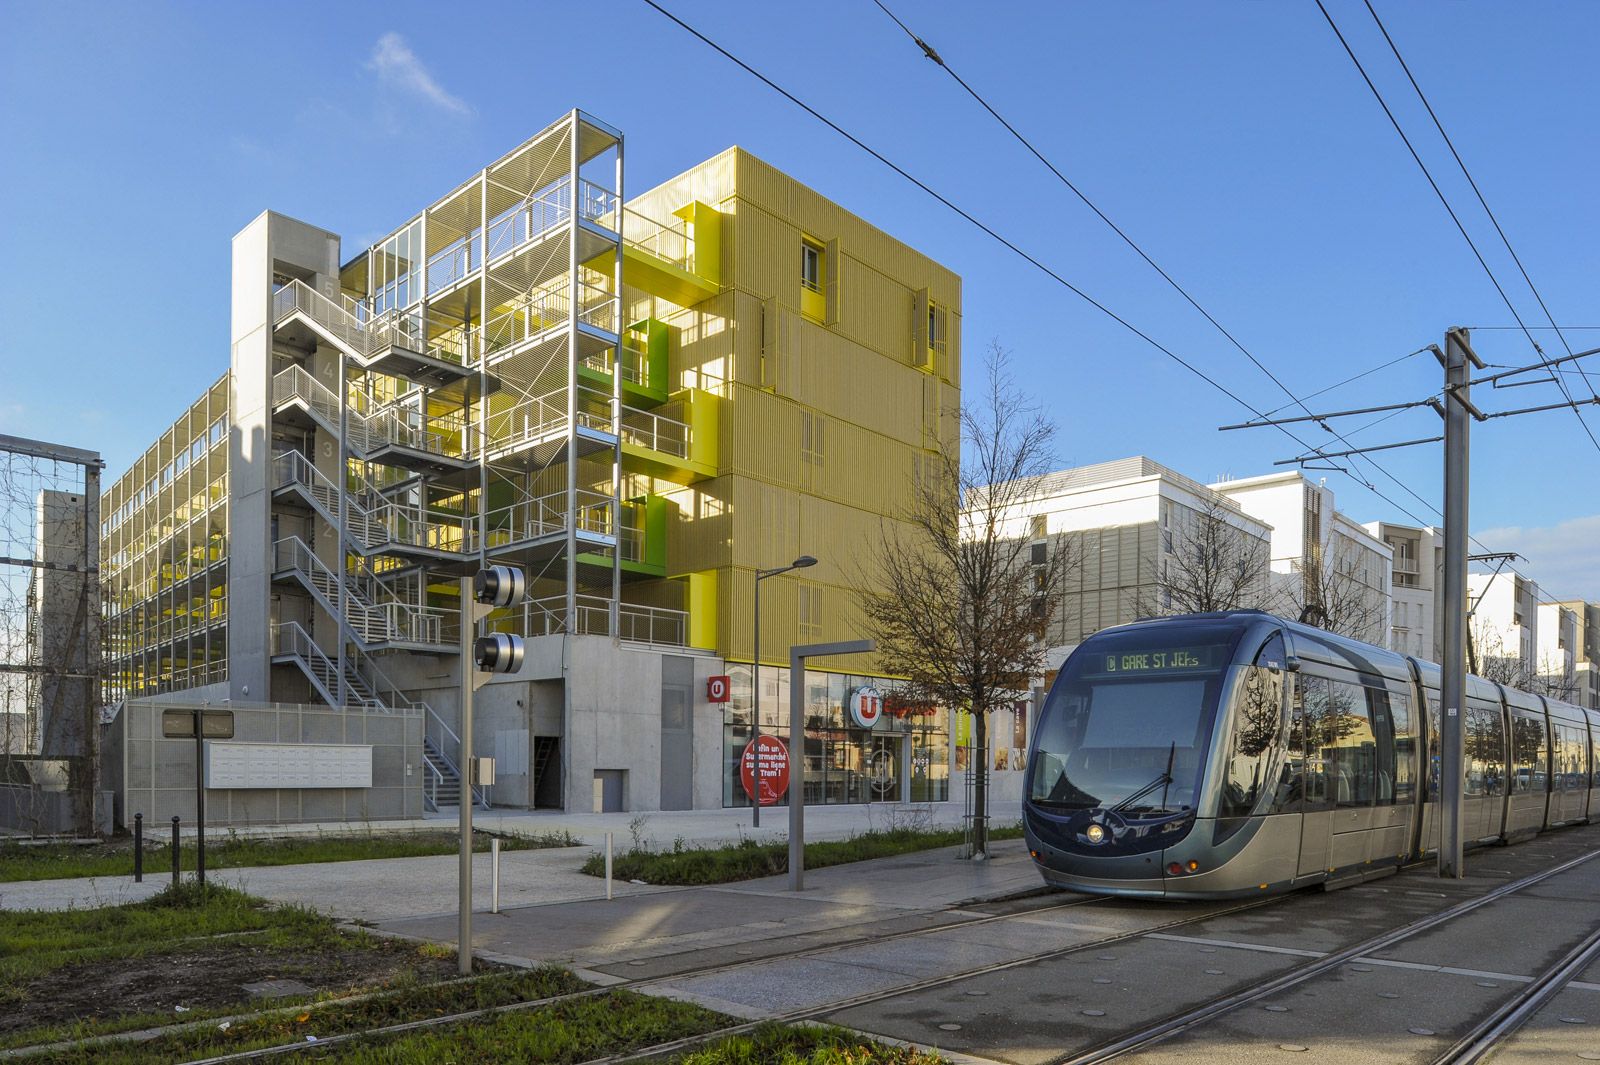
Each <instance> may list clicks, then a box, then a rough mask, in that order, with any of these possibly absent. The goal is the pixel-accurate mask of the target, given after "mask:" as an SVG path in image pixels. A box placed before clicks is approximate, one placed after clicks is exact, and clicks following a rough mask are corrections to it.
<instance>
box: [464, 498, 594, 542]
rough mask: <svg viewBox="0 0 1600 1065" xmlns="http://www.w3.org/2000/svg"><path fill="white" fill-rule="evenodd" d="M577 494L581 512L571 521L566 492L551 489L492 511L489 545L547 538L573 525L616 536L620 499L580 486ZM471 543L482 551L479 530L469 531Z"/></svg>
mask: <svg viewBox="0 0 1600 1065" xmlns="http://www.w3.org/2000/svg"><path fill="white" fill-rule="evenodd" d="M577 496H578V498H577V514H576V517H575V519H571V520H569V513H570V512H569V511H568V509H567V502H568V500H567V493H566V492H551V493H549V494H548V495H543V496H537V497H534V498H532V499H524V500H521V501H520V502H517V503H513V504H511V505H510V506H507V507H499V508H497V509H495V510H491V511H489V512H488V513H487V514H485V515H484V525H485V527H486V529H487V537H488V546H489V547H490V548H496V547H503V546H506V545H508V544H520V543H526V542H529V541H534V540H541V539H545V538H547V537H550V536H555V535H557V534H560V533H564V532H566V531H567V528H568V526H569V524H571V525H572V526H574V527H575V528H576V529H577V530H578V531H579V532H584V533H592V534H594V535H596V536H611V535H614V533H615V531H616V521H615V517H614V514H615V511H614V506H615V503H616V500H614V499H612V498H611V497H610V496H608V495H602V494H601V493H599V492H591V491H588V490H587V489H579V490H578V494H577ZM467 543H468V550H469V551H476V550H478V533H477V531H476V530H469V532H468V536H467Z"/></svg>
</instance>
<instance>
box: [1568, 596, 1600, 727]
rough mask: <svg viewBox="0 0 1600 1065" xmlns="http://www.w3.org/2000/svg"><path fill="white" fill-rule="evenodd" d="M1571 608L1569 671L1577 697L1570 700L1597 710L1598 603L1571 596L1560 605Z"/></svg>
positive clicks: (1599, 685)
mask: <svg viewBox="0 0 1600 1065" xmlns="http://www.w3.org/2000/svg"><path fill="white" fill-rule="evenodd" d="M1561 605H1562V606H1564V607H1566V608H1567V609H1568V610H1570V611H1572V618H1573V628H1574V632H1573V643H1572V646H1573V657H1574V661H1573V673H1574V678H1573V680H1574V687H1575V688H1576V689H1577V696H1576V698H1575V699H1574V700H1573V701H1574V702H1577V703H1579V704H1581V705H1583V706H1586V707H1588V708H1589V709H1591V710H1600V603H1589V602H1585V601H1584V600H1582V599H1572V600H1568V601H1567V602H1564V603H1562V604H1561Z"/></svg>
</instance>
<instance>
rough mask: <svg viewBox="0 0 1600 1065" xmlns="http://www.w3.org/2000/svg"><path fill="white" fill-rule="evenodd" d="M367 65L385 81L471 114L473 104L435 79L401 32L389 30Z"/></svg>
mask: <svg viewBox="0 0 1600 1065" xmlns="http://www.w3.org/2000/svg"><path fill="white" fill-rule="evenodd" d="M367 69H368V70H371V71H374V72H375V73H376V74H377V75H378V80H379V81H381V82H383V83H384V84H385V85H388V86H390V87H392V88H395V89H399V90H401V91H402V92H408V93H411V94H412V95H414V96H419V97H421V98H422V99H424V100H426V101H428V102H429V103H431V104H433V105H434V106H435V107H438V108H441V109H443V110H445V111H450V112H452V113H454V114H458V115H470V114H472V107H471V106H470V105H469V104H468V103H467V102H466V101H465V100H463V99H461V98H460V97H459V96H453V95H451V94H450V93H448V92H446V91H445V88H444V86H442V85H440V84H439V83H438V82H437V81H435V80H434V78H433V75H432V74H430V73H429V72H428V68H427V67H425V66H423V65H422V60H420V59H418V58H417V54H416V53H415V52H413V51H412V50H411V46H410V45H408V44H406V41H405V38H404V37H402V36H400V35H399V34H398V33H393V32H390V33H386V34H384V35H383V36H382V37H379V38H378V43H377V45H376V46H374V47H373V49H372V58H371V59H369V60H368V61H367Z"/></svg>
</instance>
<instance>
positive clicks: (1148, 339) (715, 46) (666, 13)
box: [644, 0, 1483, 546]
mask: <svg viewBox="0 0 1600 1065" xmlns="http://www.w3.org/2000/svg"><path fill="white" fill-rule="evenodd" d="M644 3H645V4H646V5H647V6H649V7H650V8H651V9H652V10H654V11H656V12H657V13H658V14H660V15H661V16H663V17H664V18H666V19H667V20H668V21H670V22H672V23H673V24H674V25H676V26H677V27H678V28H679V29H681V30H683V31H684V32H685V33H687V34H689V35H690V36H692V37H694V38H695V39H696V40H698V41H700V42H701V43H702V44H704V45H706V46H707V47H708V48H710V49H711V50H713V51H714V52H716V53H717V54H719V55H721V56H722V57H723V58H724V59H726V60H728V61H729V62H731V63H733V64H734V65H735V66H737V67H739V68H740V69H741V70H743V71H744V72H745V73H747V74H749V75H750V76H751V77H753V78H755V79H756V80H757V81H760V82H761V83H762V84H764V85H766V86H767V87H768V88H769V89H771V90H772V91H774V92H776V93H777V94H778V95H780V96H782V97H783V98H784V99H786V100H788V101H789V102H790V103H792V104H794V105H795V106H796V107H798V108H800V109H801V110H802V111H804V112H805V113H806V114H808V115H810V116H811V117H813V118H815V119H816V120H817V121H819V122H821V123H822V124H823V125H825V126H827V127H828V128H829V129H831V130H833V131H834V132H835V133H837V134H838V135H839V136H841V137H843V138H844V139H845V140H847V141H849V142H850V143H851V144H853V145H855V146H856V147H857V148H859V149H860V150H861V151H863V152H865V153H866V154H868V155H870V156H871V157H872V158H874V159H876V160H877V161H878V162H879V163H881V164H883V165H884V166H885V167H887V168H888V169H890V170H892V171H893V172H894V173H895V174H897V175H899V176H900V177H902V178H904V179H905V180H906V181H908V182H910V183H911V184H913V185H915V186H916V187H917V188H918V189H920V190H922V191H923V192H924V193H926V194H927V195H928V196H930V197H932V198H933V199H934V200H936V201H938V202H939V203H940V204H942V205H943V206H944V207H946V208H947V209H949V210H950V211H952V212H953V213H955V214H957V215H958V216H960V217H961V218H963V219H964V220H966V221H967V222H968V223H970V224H971V225H973V226H975V227H976V228H977V229H979V230H980V231H982V232H983V233H984V234H985V235H987V236H988V237H990V238H991V239H992V240H994V241H996V242H997V243H999V244H1000V245H1002V246H1003V247H1005V248H1006V249H1007V250H1009V251H1011V252H1012V253H1013V254H1015V255H1017V256H1018V257H1019V258H1021V259H1023V260H1024V261H1025V262H1027V263H1028V264H1029V265H1031V266H1033V267H1034V268H1035V269H1037V270H1039V271H1040V272H1041V273H1043V274H1045V275H1046V276H1048V277H1050V278H1051V279H1052V280H1054V281H1055V282H1056V283H1058V284H1060V285H1061V286H1062V287H1064V288H1066V289H1067V290H1068V291H1070V292H1072V293H1073V294H1074V295H1076V296H1078V297H1079V298H1080V299H1082V300H1083V301H1084V302H1086V303H1088V304H1089V305H1090V306H1091V307H1093V308H1095V309H1096V310H1098V311H1100V312H1101V313H1102V314H1104V315H1106V316H1107V317H1108V318H1110V319H1112V320H1113V321H1115V322H1116V323H1117V324H1118V325H1121V326H1122V327H1123V328H1124V329H1126V330H1127V331H1128V332H1130V333H1132V334H1133V335H1134V336H1136V337H1138V338H1139V339H1141V340H1143V341H1144V342H1145V343H1147V344H1149V345H1150V346H1151V347H1153V348H1155V349H1156V350H1157V351H1159V352H1161V353H1162V354H1163V355H1165V356H1167V357H1168V358H1169V359H1171V360H1173V361H1174V362H1176V363H1178V364H1179V365H1180V366H1182V367H1184V368H1185V369H1186V370H1188V371H1190V372H1191V373H1192V374H1194V375H1195V376H1196V377H1199V378H1200V379H1201V380H1203V381H1205V382H1206V383H1207V384H1209V385H1211V387H1213V388H1214V389H1216V390H1217V391H1219V392H1221V393H1222V394H1223V395H1225V396H1227V397H1228V398H1229V399H1231V400H1233V401H1234V402H1235V403H1237V404H1238V405H1239V406H1241V407H1243V408H1244V409H1245V410H1247V411H1249V412H1250V413H1251V414H1253V415H1255V416H1256V417H1257V418H1264V417H1265V415H1264V414H1263V413H1262V412H1261V411H1260V410H1259V409H1257V408H1256V407H1255V406H1254V405H1253V404H1251V403H1250V402H1248V401H1247V400H1245V399H1243V398H1242V397H1241V396H1239V395H1238V394H1237V393H1235V392H1234V391H1233V390H1231V389H1229V388H1228V387H1227V386H1225V385H1223V384H1222V383H1221V382H1219V381H1217V380H1216V379H1214V378H1213V377H1211V376H1210V375H1209V374H1206V373H1205V372H1204V371H1202V370H1201V369H1199V368H1198V367H1197V366H1195V365H1194V364H1193V363H1191V362H1189V361H1188V360H1187V359H1184V358H1182V357H1181V356H1179V355H1178V354H1177V353H1176V352H1174V351H1172V350H1171V349H1170V348H1168V347H1166V346H1165V345H1164V344H1162V343H1161V342H1160V341H1158V340H1156V339H1155V338H1154V337H1152V336H1150V335H1149V334H1148V333H1146V332H1144V331H1143V330H1141V329H1139V328H1138V327H1137V326H1135V325H1134V324H1133V323H1132V322H1130V321H1128V320H1127V319H1126V318H1124V317H1122V316H1121V315H1119V314H1117V313H1116V312H1115V311H1113V310H1111V309H1110V308H1109V307H1107V306H1106V305H1105V304H1103V303H1101V302H1100V301H1098V300H1096V299H1094V298H1093V297H1092V296H1090V295H1089V294H1088V293H1086V292H1084V291H1083V290H1082V289H1080V288H1079V287H1077V286H1076V285H1074V284H1072V283H1071V282H1070V281H1068V280H1067V279H1066V278H1065V277H1063V276H1062V275H1061V274H1059V273H1057V272H1056V271H1055V270H1054V269H1052V268H1051V267H1049V266H1047V265H1046V264H1045V263H1043V262H1042V261H1040V260H1039V259H1038V258H1036V257H1035V256H1033V255H1031V254H1029V253H1028V252H1027V251H1025V250H1023V249H1022V248H1021V247H1019V246H1018V245H1017V244H1015V243H1014V242H1012V241H1011V240H1009V239H1007V238H1006V237H1005V236H1003V235H1002V234H1000V233H999V232H998V231H996V230H995V229H994V228H993V227H992V226H990V225H988V224H987V223H985V222H983V221H982V220H980V219H978V218H977V217H976V216H974V215H973V214H971V213H970V212H968V211H966V210H965V209H963V208H961V207H960V206H958V205H957V204H955V203H954V202H953V201H951V200H950V199H949V198H948V197H946V196H944V195H943V194H942V193H940V192H938V191H937V190H935V189H933V188H932V187H931V186H929V185H928V184H927V183H926V182H924V181H922V180H921V179H919V178H917V177H915V176H914V175H912V174H911V173H910V172H909V171H907V170H906V169H905V168H904V167H902V166H900V165H899V164H897V163H895V162H894V161H892V160H891V159H889V158H888V157H887V156H885V155H884V154H883V153H882V152H880V151H878V150H877V149H875V148H873V147H872V146H870V145H868V144H867V143H866V142H864V141H863V140H861V139H860V138H859V137H857V136H855V135H854V134H852V133H850V132H849V131H848V130H846V129H844V128H843V127H842V126H840V125H839V124H838V123H837V122H834V121H833V120H832V119H830V118H828V117H827V116H826V115H824V114H822V113H821V112H820V111H818V110H817V109H816V108H814V107H812V106H811V105H810V104H808V103H806V102H805V101H804V100H802V99H800V98H799V97H798V96H796V95H795V94H794V93H792V92H790V91H789V90H788V89H785V88H784V87H783V86H781V85H779V84H778V83H777V82H775V81H774V80H773V79H771V78H769V77H768V76H767V75H765V74H763V73H762V72H761V71H759V70H757V69H756V68H755V67H753V66H751V65H750V64H749V63H747V62H745V61H744V60H743V59H741V58H739V57H738V56H736V55H734V54H733V53H732V52H731V51H729V50H728V49H727V48H724V47H723V46H722V45H721V44H719V43H717V42H716V41H715V40H713V39H712V38H710V37H709V36H707V35H706V34H704V33H702V32H701V31H700V30H698V29H696V28H695V27H694V26H691V25H690V24H689V23H687V22H685V21H684V20H683V19H681V18H679V17H678V16H677V15H676V14H674V13H673V12H671V11H670V10H668V9H667V8H666V7H665V6H663V5H662V4H661V3H659V2H658V0H644ZM1421 350H1427V349H1426V348H1423V349H1421ZM1406 357H1409V356H1406ZM1289 396H1290V398H1291V399H1292V400H1293V401H1294V402H1295V404H1297V405H1298V404H1299V403H1300V402H1301V401H1300V400H1299V398H1298V397H1296V396H1295V395H1294V394H1293V393H1292V392H1290V393H1289ZM1275 428H1277V429H1278V431H1279V432H1281V433H1283V434H1284V435H1285V436H1287V437H1288V438H1289V439H1290V440H1292V441H1294V442H1295V443H1296V444H1298V445H1299V446H1300V447H1302V448H1303V449H1305V450H1307V451H1315V450H1317V449H1316V448H1315V447H1314V446H1313V445H1312V444H1309V443H1307V442H1306V441H1304V440H1302V439H1300V437H1298V436H1296V435H1295V434H1294V433H1292V432H1290V431H1289V430H1288V429H1285V428H1283V427H1282V426H1277V427H1275ZM1357 457H1360V458H1363V459H1364V460H1365V461H1366V462H1368V463H1369V464H1370V465H1372V466H1373V468H1375V469H1377V470H1378V471H1379V472H1381V473H1383V475H1384V476H1386V477H1388V478H1389V480H1391V481H1393V482H1394V483H1395V484H1396V485H1398V486H1399V487H1400V488H1401V489H1402V490H1404V491H1405V492H1406V493H1407V494H1409V495H1410V496H1412V497H1413V498H1415V499H1416V500H1417V501H1418V502H1419V503H1421V504H1422V505H1423V507H1424V508H1426V509H1428V510H1430V511H1432V512H1434V513H1440V511H1439V508H1438V507H1437V506H1435V505H1434V504H1432V503H1430V502H1429V501H1428V500H1426V499H1425V498H1423V497H1422V496H1421V495H1419V494H1418V493H1417V492H1416V491H1415V490H1414V489H1413V488H1411V486H1410V485H1408V484H1406V483H1405V482H1404V481H1401V480H1400V479H1399V478H1398V477H1395V476H1394V475H1393V474H1392V473H1389V472H1388V470H1386V469H1384V468H1383V467H1382V466H1381V465H1379V464H1378V463H1376V462H1374V461H1373V460H1372V459H1370V458H1366V457H1365V456H1357ZM1337 468H1338V469H1339V470H1340V471H1341V472H1344V473H1346V474H1348V475H1349V476H1350V477H1352V478H1353V479H1354V480H1355V481H1356V482H1357V483H1358V484H1360V485H1361V486H1362V487H1364V488H1366V489H1367V490H1368V491H1369V492H1371V493H1372V494H1373V495H1375V496H1377V497H1378V498H1379V499H1381V500H1383V501H1384V502H1385V503H1387V504H1388V505H1389V506H1391V507H1393V508H1394V509H1395V510H1396V511H1398V512H1399V513H1400V514H1402V515H1404V516H1406V517H1408V518H1410V519H1411V520H1412V521H1413V522H1415V523H1416V524H1417V525H1419V526H1426V525H1430V524H1431V522H1429V521H1428V520H1426V519H1423V518H1421V517H1419V516H1418V515H1417V514H1416V513H1414V512H1413V511H1411V510H1410V509H1409V508H1408V507H1407V506H1405V505H1404V504H1402V503H1400V502H1398V501H1397V500H1395V499H1394V498H1393V497H1392V496H1390V495H1389V494H1387V493H1385V492H1384V491H1382V490H1381V489H1380V488H1378V486H1377V485H1376V484H1374V483H1373V482H1372V481H1371V479H1370V478H1368V477H1366V476H1363V475H1361V474H1358V473H1355V472H1353V471H1352V470H1350V469H1347V468H1345V467H1337ZM1474 540H1475V542H1478V541H1476V539H1475V538H1474ZM1479 545H1480V546H1483V545H1482V543H1481V542H1479Z"/></svg>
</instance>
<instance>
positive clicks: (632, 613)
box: [499, 595, 689, 647]
mask: <svg viewBox="0 0 1600 1065" xmlns="http://www.w3.org/2000/svg"><path fill="white" fill-rule="evenodd" d="M576 606H577V614H578V616H577V618H576V619H575V624H574V625H573V626H572V627H571V628H570V629H569V628H568V627H567V625H566V612H567V600H566V596H562V595H552V596H546V597H544V598H542V599H534V600H531V601H529V602H528V603H525V604H524V605H523V609H522V611H521V613H522V618H521V622H522V626H521V627H522V632H523V634H524V635H527V636H530V637H532V636H549V635H554V634H556V633H560V632H571V633H572V634H574V635H580V636H610V635H612V633H611V600H609V599H606V598H603V597H601V596H595V595H580V596H578V597H577V602H576ZM688 619H689V613H688V611H686V610H676V609H674V608H672V607H661V606H647V605H645V604H642V603H618V604H617V623H618V628H619V629H620V630H621V631H620V632H619V633H618V634H617V635H618V636H619V638H621V639H624V640H628V641H630V642H632V643H647V644H659V645H664V646H672V647H684V646H687V639H686V635H685V634H686V633H687V631H688ZM510 620H511V619H509V618H507V619H503V620H502V621H501V622H500V625H499V627H500V628H502V629H504V628H505V627H506V625H507V623H508V622H509V621H510Z"/></svg>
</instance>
